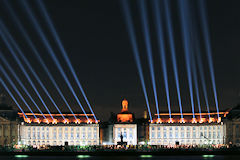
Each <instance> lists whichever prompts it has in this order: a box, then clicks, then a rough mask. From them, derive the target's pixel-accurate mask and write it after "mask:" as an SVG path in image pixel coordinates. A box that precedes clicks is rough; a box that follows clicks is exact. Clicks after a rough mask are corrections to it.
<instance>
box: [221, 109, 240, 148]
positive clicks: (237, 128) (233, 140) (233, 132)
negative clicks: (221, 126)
mask: <svg viewBox="0 0 240 160" xmlns="http://www.w3.org/2000/svg"><path fill="white" fill-rule="evenodd" d="M225 123H226V128H227V135H226V143H227V144H230V145H236V146H240V105H238V106H236V107H234V108H233V109H231V110H230V111H229V114H228V115H227V119H226V121H225Z"/></svg>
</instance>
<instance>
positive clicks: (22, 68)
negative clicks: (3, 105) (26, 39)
mask: <svg viewBox="0 0 240 160" xmlns="http://www.w3.org/2000/svg"><path fill="white" fill-rule="evenodd" d="M0 25H1V28H2V29H4V30H5V32H6V33H8V32H7V30H6V27H4V26H3V24H2V23H1V21H0ZM0 35H1V37H2V39H3V40H4V42H5V44H6V45H7V47H8V49H9V50H10V53H11V54H12V56H13V57H14V59H15V61H16V62H17V64H18V65H19V67H20V69H21V70H22V72H23V73H24V75H25V77H26V78H27V80H28V81H29V83H30V84H31V86H32V87H33V89H34V91H35V92H36V93H37V95H38V97H39V99H40V100H41V102H42V103H43V105H44V107H45V108H46V110H47V111H48V113H49V114H50V116H51V118H52V119H53V117H52V115H51V113H50V111H49V109H48V108H47V106H46V104H45V102H44V101H43V100H42V98H41V96H40V94H39V92H38V91H37V89H36V87H35V85H34V84H33V82H32V80H31V78H30V77H29V75H28V73H27V72H26V70H25V68H24V67H23V65H22V63H21V61H20V60H19V59H18V57H17V56H16V53H15V51H14V50H13V48H12V46H11V45H10V44H9V42H8V41H7V39H6V37H5V35H4V34H3V33H2V31H1V30H0ZM8 35H9V34H8ZM8 38H9V39H10V40H11V42H12V43H14V44H15V47H16V49H17V50H18V52H19V53H21V50H20V49H19V48H18V46H16V43H15V41H14V40H13V39H12V38H11V37H10V35H9V36H8ZM29 69H30V70H31V68H29ZM32 73H33V74H34V73H35V72H32ZM34 75H36V73H35V74H34ZM37 80H38V79H37ZM42 87H44V86H43V85H42ZM44 88H45V87H44Z"/></svg>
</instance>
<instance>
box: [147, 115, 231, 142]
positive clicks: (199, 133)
mask: <svg viewBox="0 0 240 160" xmlns="http://www.w3.org/2000/svg"><path fill="white" fill-rule="evenodd" d="M227 113H228V112H221V113H220V117H221V118H222V117H226V115H227ZM210 114H211V115H210V117H211V118H210V120H208V119H209V118H207V117H208V116H209V115H208V114H207V113H202V114H201V116H202V118H201V119H200V118H199V115H200V114H199V113H196V114H195V116H196V118H195V119H192V114H190V113H189V114H188V113H186V115H184V120H183V121H181V120H180V121H179V119H180V118H179V114H174V113H173V114H172V117H173V118H172V119H171V120H169V118H167V114H162V115H161V114H160V117H161V120H158V119H155V120H153V123H151V124H150V125H149V144H151V145H170V146H173V145H212V144H213V145H221V144H225V138H226V124H224V123H223V122H222V121H221V118H219V119H218V118H217V113H210Z"/></svg>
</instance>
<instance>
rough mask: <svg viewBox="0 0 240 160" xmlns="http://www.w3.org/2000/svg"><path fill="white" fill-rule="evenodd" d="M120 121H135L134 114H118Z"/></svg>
mask: <svg viewBox="0 0 240 160" xmlns="http://www.w3.org/2000/svg"><path fill="white" fill-rule="evenodd" d="M117 121H118V122H133V115H132V114H121V113H120V114H118V115H117Z"/></svg>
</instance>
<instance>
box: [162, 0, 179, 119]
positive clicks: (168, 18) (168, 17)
mask: <svg viewBox="0 0 240 160" xmlns="http://www.w3.org/2000/svg"><path fill="white" fill-rule="evenodd" d="M163 2H164V8H165V16H166V18H165V19H166V21H167V22H166V24H167V27H166V28H167V33H168V36H167V37H168V41H169V45H170V53H171V59H172V64H173V71H174V78H175V83H176V89H177V96H178V104H179V109H180V113H181V118H182V119H183V111H182V100H181V93H180V85H179V78H178V68H177V60H176V53H175V52H176V51H175V43H174V36H173V27H172V22H171V12H170V11H169V8H170V7H169V4H168V3H169V1H168V0H166V1H165V0H164V1H163Z"/></svg>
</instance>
